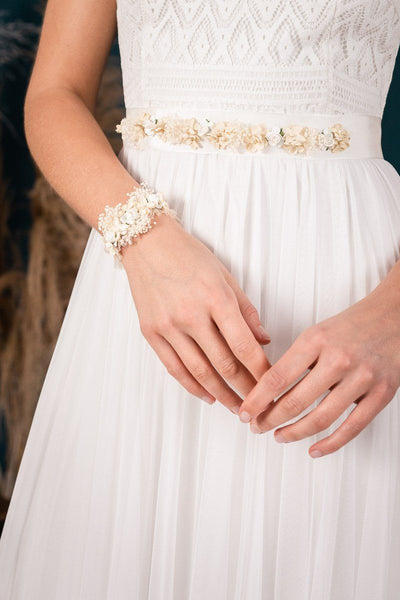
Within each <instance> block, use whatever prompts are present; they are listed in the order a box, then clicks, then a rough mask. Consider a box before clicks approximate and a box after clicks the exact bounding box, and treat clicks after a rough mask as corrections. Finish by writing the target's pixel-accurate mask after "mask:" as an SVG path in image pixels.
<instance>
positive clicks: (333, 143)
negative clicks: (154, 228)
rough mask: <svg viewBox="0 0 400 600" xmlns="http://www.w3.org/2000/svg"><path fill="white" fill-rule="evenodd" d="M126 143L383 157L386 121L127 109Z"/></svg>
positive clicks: (182, 148)
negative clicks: (382, 139) (383, 128)
mask: <svg viewBox="0 0 400 600" xmlns="http://www.w3.org/2000/svg"><path fill="white" fill-rule="evenodd" d="M116 131H117V132H118V133H121V136H122V139H123V141H124V144H126V145H127V146H133V147H136V148H143V149H144V148H162V149H173V150H176V151H188V150H190V151H196V152H206V153H210V152H219V153H226V152H235V153H246V154H249V153H251V154H264V155H272V154H275V155H285V154H286V155H292V156H296V157H304V158H306V157H307V158H309V157H314V158H321V157H322V158H326V157H330V158H383V155H382V147H381V119H380V118H379V117H375V116H370V115H359V114H351V113H347V114H315V113H263V112H240V111H225V110H223V111H218V110H215V109H211V110H207V111H197V110H196V111H193V110H181V109H180V110H179V112H176V111H173V110H168V109H152V108H146V107H141V108H127V110H126V116H125V117H124V118H123V119H122V120H121V122H120V123H118V124H117V126H116Z"/></svg>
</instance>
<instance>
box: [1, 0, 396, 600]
mask: <svg viewBox="0 0 400 600" xmlns="http://www.w3.org/2000/svg"><path fill="white" fill-rule="evenodd" d="M117 17H118V29H119V44H120V50H121V61H122V69H123V84H124V96H125V105H126V107H127V109H136V108H138V107H149V108H150V109H151V111H153V112H157V111H158V110H160V111H161V110H167V111H170V112H175V113H182V114H185V115H190V114H198V113H200V112H202V113H207V111H209V112H210V114H211V112H212V113H213V114H216V113H218V114H221V115H222V116H224V115H226V116H229V117H231V116H240V117H242V116H243V117H246V118H247V119H257V118H258V117H260V118H263V117H264V115H274V114H275V115H277V118H278V119H279V118H282V119H284V118H288V119H292V116H293V115H303V116H304V118H306V117H307V115H309V116H310V118H319V119H321V122H322V120H324V119H325V116H327V115H334V116H336V117H337V120H338V121H340V122H342V123H346V124H349V125H350V127H351V126H352V124H353V125H354V127H353V135H352V141H353V142H354V145H353V146H352V145H350V148H349V149H348V151H347V150H346V151H344V152H343V153H341V154H340V155H339V154H337V155H335V156H334V155H333V154H332V153H330V152H326V153H322V152H320V153H319V154H314V155H312V156H311V155H310V156H308V157H307V156H306V157H303V156H297V155H290V154H288V153H285V152H284V151H280V150H279V149H278V151H277V152H276V153H271V154H269V153H268V152H267V153H258V154H256V153H254V154H253V153H249V152H247V153H240V152H235V151H216V152H211V151H210V152H208V151H204V150H201V149H198V150H194V149H191V148H190V147H186V148H184V149H182V147H180V146H179V148H178V146H177V147H176V148H175V147H169V146H167V145H165V146H162V145H159V146H156V145H155V144H154V145H149V146H148V147H146V148H142V149H138V148H134V147H132V146H129V145H128V144H127V143H125V142H124V145H123V148H122V150H121V152H120V154H119V158H120V160H121V161H122V162H123V164H124V165H125V167H126V168H127V169H128V170H129V171H130V173H131V174H132V175H133V176H134V177H135V178H137V179H138V180H143V181H146V182H147V183H148V184H150V185H151V186H153V187H154V188H156V189H158V190H160V191H162V192H163V193H164V195H165V197H166V198H167V200H168V202H169V204H170V206H172V207H173V208H175V209H176V210H177V212H178V213H179V214H180V215H181V218H182V225H183V226H184V227H185V228H186V229H187V231H189V232H190V233H192V234H193V235H194V236H196V237H197V238H199V239H200V240H201V241H202V242H204V243H205V244H207V245H208V247H209V248H211V249H212V250H213V251H214V252H215V254H216V255H217V256H218V257H219V258H220V259H221V260H222V261H223V262H224V264H225V265H226V266H227V267H228V268H229V269H230V271H231V272H232V273H233V275H234V276H235V277H236V278H237V280H238V282H239V284H240V285H241V286H242V288H243V289H244V291H245V292H246V294H247V295H248V297H249V298H250V300H251V301H252V302H253V303H254V305H255V306H256V307H257V308H258V310H259V312H260V316H261V320H262V323H263V324H264V325H265V326H266V329H267V331H268V332H269V333H270V335H271V337H272V342H271V343H270V344H269V345H267V346H265V352H266V354H267V356H268V358H269V359H270V361H271V362H272V363H273V362H275V361H276V360H277V359H278V358H279V357H280V356H281V355H282V354H283V353H284V352H285V351H286V350H287V349H288V348H289V347H290V345H291V344H292V342H293V341H294V340H295V338H296V337H297V335H298V334H299V333H300V332H301V331H303V330H304V329H306V328H307V327H309V326H310V325H312V324H313V323H316V322H318V321H321V320H323V319H325V318H327V317H329V316H331V315H334V314H337V313H338V312H340V311H341V310H343V309H345V308H346V307H347V306H349V305H350V304H353V303H354V302H356V301H357V300H359V299H361V298H362V297H364V296H365V295H367V294H368V293H369V292H370V291H371V290H372V289H373V288H374V287H375V286H376V285H378V283H379V282H380V281H381V280H382V279H383V278H384V277H385V275H386V274H387V273H388V271H389V270H390V268H391V267H392V266H393V265H394V264H395V263H396V261H398V260H399V259H400V177H399V175H398V174H397V172H396V171H395V169H394V168H393V167H392V166H391V165H390V164H389V163H388V162H387V161H385V160H384V159H383V158H382V156H381V154H380V152H379V146H380V139H378V137H377V135H376V124H378V125H379V126H380V118H381V116H382V111H383V108H384V104H385V99H386V94H387V90H388V87H389V83H390V80H391V77H392V69H393V65H394V61H395V57H396V52H397V49H398V46H399V40H400V2H398V1H393V2H392V1H391V0H345V1H337V0H313V1H307V0H268V1H267V0H246V1H244V0H118V3H117ZM326 118H328V117H326ZM353 119H354V120H353ZM327 124H328V125H329V124H332V123H331V121H329V123H327ZM355 124H357V126H355ZM369 128H370V129H369ZM371 131H372V134H371V135H370V138H371V139H370V141H368V139H369V138H368V135H369V132H371ZM374 132H375V133H374ZM359 135H360V136H361V137H360V138H359V137H358V136H359ZM363 136H364V137H363ZM364 139H366V140H367V141H366V142H365V143H364V142H363V141H362V140H364ZM360 140H361V141H360ZM377 146H378V150H376V147H377ZM346 152H348V154H346ZM82 160H84V158H82ZM399 402H400V391H399V390H398V392H397V393H396V395H395V396H394V398H393V400H392V401H391V402H390V403H389V404H388V405H387V406H386V407H385V408H384V409H383V410H382V411H381V412H380V413H379V414H378V415H377V416H376V418H375V419H374V420H373V421H372V422H371V423H370V424H369V425H368V426H367V427H366V428H365V429H364V430H363V431H362V432H361V433H360V434H359V435H358V436H357V437H356V438H354V439H353V440H352V441H351V442H349V443H348V444H346V445H345V446H344V447H343V448H341V449H340V450H338V451H336V452H334V453H332V454H329V455H327V456H325V457H322V458H319V459H312V458H311V457H310V456H309V454H308V448H309V447H310V446H311V445H312V444H313V443H314V442H315V441H317V440H318V439H322V438H323V437H326V436H327V435H328V434H329V433H331V432H333V431H334V430H335V429H336V428H337V427H338V425H339V424H340V423H341V422H342V421H343V420H344V418H345V417H346V416H347V415H348V414H349V412H350V411H351V410H353V408H354V406H355V405H354V404H353V405H352V406H351V407H349V409H348V410H347V411H346V412H345V413H344V414H343V418H340V419H339V420H338V421H337V422H336V423H335V424H334V425H332V427H330V428H329V429H328V430H325V431H324V432H321V433H319V434H318V435H315V436H312V437H310V438H306V439H304V440H301V441H298V442H293V443H289V444H278V443H277V442H276V441H275V440H274V437H273V432H267V433H265V434H262V435H255V434H253V433H252V432H251V431H250V429H249V427H248V425H245V424H243V423H241V422H240V421H239V419H238V417H237V416H236V415H234V414H232V413H231V412H230V411H229V410H227V409H226V408H225V407H224V406H223V405H222V404H220V403H218V402H216V403H215V404H214V405H212V406H210V405H207V404H206V403H204V402H202V401H201V400H199V399H198V398H196V397H194V396H192V395H190V394H189V393H188V392H187V391H186V390H185V389H184V388H183V387H182V386H181V385H180V384H179V383H178V382H177V381H176V380H175V379H174V378H173V377H172V376H171V375H170V374H169V373H168V372H167V370H166V368H165V367H164V365H163V364H162V362H161V361H160V359H159V358H158V356H157V355H156V353H155V352H154V350H153V349H152V348H151V347H150V345H149V344H148V342H147V341H146V339H145V338H144V337H143V335H142V334H141V332H140V329H139V322H138V317H137V313H136V311H135V307H134V303H133V299H132V297H131V293H130V289H129V284H128V279H127V276H126V273H125V271H124V270H123V269H116V268H115V266H114V263H113V259H112V257H111V256H110V255H108V254H107V253H106V252H105V251H104V248H103V241H102V238H101V236H100V234H99V233H98V232H97V231H96V230H94V229H92V231H91V233H90V236H89V239H88V242H87V246H86V249H85V252H84V256H83V259H82V262H81V265H80V269H79V273H78V275H77V278H76V282H75V286H74V289H73V292H72V296H71V299H70V302H69V306H68V310H67V313H66V315H65V319H64V322H63V325H62V328H61V332H60V335H59V338H58V341H57V345H56V348H55V350H54V354H53V357H52V360H51V363H50V367H49V369H48V372H47V376H46V379H45V382H44V385H43V389H42V392H41V395H40V399H39V402H38V405H37V409H36V412H35V416H34V419H33V423H32V427H31V431H30V435H29V438H28V441H27V445H26V448H25V452H24V455H23V459H22V463H21V466H20V469H19V473H18V477H17V481H16V485H15V488H14V493H13V496H12V499H11V504H10V508H9V512H8V515H7V519H6V522H5V527H4V531H3V535H2V538H1V542H0V574H1V575H0V598H1V600H147V599H149V600H398V598H399V597H400V591H399V590H400V568H399V567H400V411H399ZM313 406H316V403H314V404H313V405H312V407H313ZM312 407H311V408H312ZM297 418H298V417H296V419H294V420H297Z"/></svg>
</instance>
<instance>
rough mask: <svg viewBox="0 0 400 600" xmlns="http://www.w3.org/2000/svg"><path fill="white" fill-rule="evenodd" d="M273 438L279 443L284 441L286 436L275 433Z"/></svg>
mask: <svg viewBox="0 0 400 600" xmlns="http://www.w3.org/2000/svg"><path fill="white" fill-rule="evenodd" d="M275 439H276V441H277V442H279V443H280V444H281V443H282V442H286V438H285V436H284V435H283V434H282V433H275Z"/></svg>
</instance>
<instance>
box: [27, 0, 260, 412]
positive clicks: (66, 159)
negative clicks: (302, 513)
mask: <svg viewBox="0 0 400 600" xmlns="http://www.w3.org/2000/svg"><path fill="white" fill-rule="evenodd" d="M115 33H116V5H115V0H68V1H66V0H49V1H48V4H47V8H46V12H45V16H44V22H43V28H42V35H41V39H40V43H39V47H38V53H37V57H36V62H35V65H34V68H33V71H32V76H31V80H30V83H29V87H28V91H27V95H26V101H25V131H26V136H27V141H28V145H29V148H30V150H31V153H32V155H33V157H34V159H35V161H36V162H37V164H38V166H39V167H40V169H41V171H42V172H43V174H44V176H45V177H46V178H47V179H48V181H49V183H50V184H51V185H52V186H53V188H54V189H55V190H56V191H57V192H58V194H59V195H60V196H61V197H62V198H63V199H64V200H65V201H66V202H67V203H68V204H69V205H70V206H71V207H72V208H73V209H74V210H75V211H76V212H77V213H78V214H79V215H80V216H81V217H82V218H83V219H84V220H86V221H87V222H88V223H89V224H90V225H91V226H93V227H96V228H97V218H98V215H99V214H100V213H101V212H102V211H103V209H104V206H105V205H106V204H110V205H115V204H117V203H118V202H121V201H123V200H125V199H126V193H127V192H129V191H131V190H132V189H133V187H134V186H135V185H138V182H137V181H135V179H134V178H133V177H131V175H130V174H129V172H128V171H127V170H126V169H125V167H124V166H123V165H122V163H121V162H120V161H119V159H118V157H117V156H116V155H115V154H114V151H113V149H112V148H111V145H110V144H109V142H108V140H107V138H106V136H105V135H104V133H103V132H102V130H101V128H100V126H99V125H98V124H97V122H96V120H95V119H94V117H93V109H94V106H95V102H96V97H97V93H98V88H99V84H100V79H101V75H102V72H103V69H104V65H105V62H106V59H107V56H108V53H109V51H110V47H111V44H112V41H113V39H114V36H115ZM160 191H162V190H160ZM109 258H110V260H111V257H109ZM123 265H124V267H125V269H126V272H127V275H128V280H129V284H130V288H131V291H132V296H133V300H134V302H135V305H136V309H137V312H138V316H139V322H140V326H141V331H142V333H143V335H144V336H145V337H146V339H147V341H148V342H149V344H150V345H151V346H152V347H153V349H154V350H155V352H156V353H157V354H158V356H159V358H160V359H161V361H162V362H163V363H164V365H165V366H166V368H167V370H168V371H169V372H170V373H171V375H173V376H174V377H175V378H176V379H177V380H178V381H179V382H180V383H181V384H182V385H183V387H185V388H186V389H187V390H188V391H189V392H190V393H192V394H194V395H197V396H199V397H206V396H208V397H210V396H211V401H214V400H215V398H218V400H219V401H220V402H222V404H224V405H225V406H227V407H228V408H230V409H231V410H236V411H237V410H238V408H239V406H240V404H241V398H240V396H239V395H238V394H236V393H235V391H234V390H233V389H232V388H231V387H230V386H229V385H228V384H227V383H226V382H225V381H224V378H225V379H226V380H227V381H229V382H230V383H232V384H233V385H234V386H235V388H236V389H237V390H238V391H239V392H241V393H247V392H248V391H249V390H250V389H251V388H252V387H253V385H254V384H255V382H256V380H257V379H258V378H259V377H261V375H262V374H263V373H264V372H265V370H266V369H267V368H268V367H269V366H270V363H269V361H268V359H267V357H266V355H265V354H264V352H263V350H262V348H261V347H260V343H267V341H266V340H265V335H263V334H262V332H261V331H260V325H261V323H260V318H259V316H258V312H257V310H256V308H255V307H254V306H253V305H252V304H251V302H250V300H249V299H248V298H247V297H246V295H245V294H244V292H243V291H242V290H241V289H240V287H239V285H238V284H237V282H236V280H235V279H234V278H233V276H232V275H231V274H230V273H229V271H228V270H227V269H226V267H225V266H224V265H223V264H222V263H221V261H219V260H218V259H217V257H216V256H215V255H214V254H213V253H212V252H211V251H210V250H209V249H208V248H207V246H206V245H205V244H202V243H201V242H200V240H198V239H196V238H195V237H193V236H192V235H190V234H189V233H188V232H187V231H185V229H184V228H183V227H182V226H181V225H180V224H179V223H178V222H177V221H176V220H175V219H174V218H173V217H171V216H169V215H166V214H162V215H159V216H158V217H157V225H156V226H155V227H153V228H152V229H151V230H150V231H148V232H147V233H145V234H143V235H142V236H140V238H138V240H137V242H136V243H135V244H133V245H132V246H127V247H126V248H124V250H123ZM221 375H222V376H221Z"/></svg>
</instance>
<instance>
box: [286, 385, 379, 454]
mask: <svg viewBox="0 0 400 600" xmlns="http://www.w3.org/2000/svg"><path fill="white" fill-rule="evenodd" d="M369 389H370V383H368V382H366V381H365V380H364V379H362V378H360V376H359V374H358V373H354V374H353V375H351V376H350V375H349V376H348V377H345V378H344V379H342V380H341V381H340V382H339V383H338V384H337V385H335V387H334V388H333V390H332V391H330V392H329V393H328V394H327V395H326V396H325V397H324V398H323V399H322V401H321V402H320V403H319V404H318V405H317V406H316V407H315V408H314V409H313V410H311V411H310V412H308V413H307V414H306V415H305V416H304V417H302V418H301V419H299V420H298V421H296V422H295V423H291V424H290V425H287V426H286V427H283V428H281V429H277V430H276V431H275V432H274V434H275V439H276V441H277V442H294V441H296V440H301V439H304V438H306V437H309V436H311V435H315V434H316V433H318V432H320V431H324V430H325V429H327V428H328V427H330V426H331V425H332V424H333V423H334V422H335V421H336V420H337V419H338V418H339V417H340V415H342V414H343V412H344V411H345V410H346V409H347V408H348V407H349V406H350V405H351V404H352V402H356V401H357V399H360V397H361V396H363V395H364V394H366V393H367V392H368V390H369ZM278 402H280V400H279V401H278ZM278 436H280V438H279V439H278Z"/></svg>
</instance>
